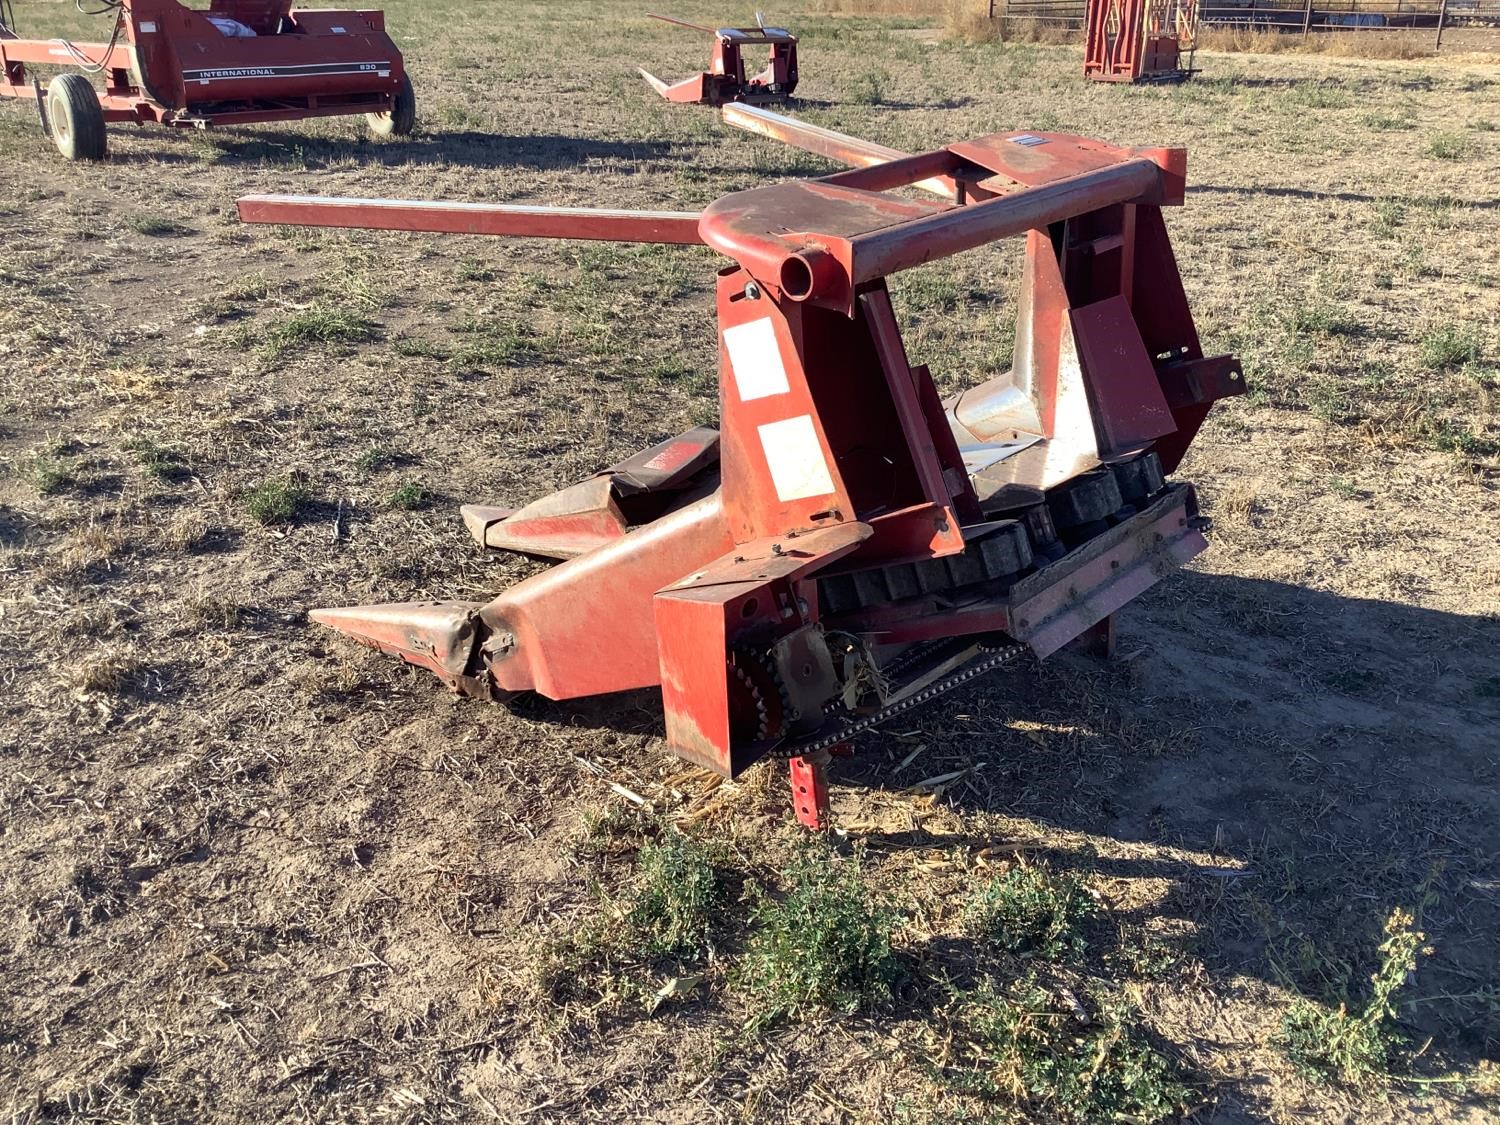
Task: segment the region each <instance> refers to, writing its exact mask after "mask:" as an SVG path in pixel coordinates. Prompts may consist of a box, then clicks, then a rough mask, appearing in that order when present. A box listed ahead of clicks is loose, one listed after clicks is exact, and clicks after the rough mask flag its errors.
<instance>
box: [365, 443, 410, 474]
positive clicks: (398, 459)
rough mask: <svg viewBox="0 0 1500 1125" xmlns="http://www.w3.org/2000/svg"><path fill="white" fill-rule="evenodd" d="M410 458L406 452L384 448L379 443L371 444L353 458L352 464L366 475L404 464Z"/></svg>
mask: <svg viewBox="0 0 1500 1125" xmlns="http://www.w3.org/2000/svg"><path fill="white" fill-rule="evenodd" d="M409 460H410V458H409V457H407V455H406V454H404V453H401V452H398V451H397V450H394V449H386V448H384V447H382V446H379V445H372V446H371V447H370V448H369V449H367V450H365V451H364V452H363V453H361V454H360V455H359V457H358V458H357V459H356V460H355V462H354V466H355V468H357V469H358V470H359V471H360V472H362V473H365V474H366V475H368V474H371V473H378V472H381V471H383V470H385V469H393V468H395V467H396V466H397V465H404V464H406V463H407V461H409Z"/></svg>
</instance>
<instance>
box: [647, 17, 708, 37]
mask: <svg viewBox="0 0 1500 1125" xmlns="http://www.w3.org/2000/svg"><path fill="white" fill-rule="evenodd" d="M646 18H647V19H648V20H661V22H662V23H675V24H676V25H677V26H678V27H686V28H689V29H690V30H692V31H702V32H705V33H706V34H708V35H716V34H718V33H717V32H716V31H715V30H714V29H713V28H711V27H704V26H703V25H702V24H701V23H688V21H687V20H680V19H678V18H677V17H676V16H659V15H657V14H656V13H655V12H647V13H646Z"/></svg>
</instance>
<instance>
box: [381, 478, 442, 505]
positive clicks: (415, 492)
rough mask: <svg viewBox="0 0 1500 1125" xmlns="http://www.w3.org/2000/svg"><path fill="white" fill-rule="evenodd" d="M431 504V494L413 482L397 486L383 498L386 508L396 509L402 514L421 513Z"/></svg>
mask: <svg viewBox="0 0 1500 1125" xmlns="http://www.w3.org/2000/svg"><path fill="white" fill-rule="evenodd" d="M431 503H432V493H431V492H429V491H428V490H427V489H426V488H424V487H423V486H422V485H420V484H417V483H416V482H415V481H407V482H405V483H404V484H398V485H397V486H396V487H395V488H393V489H391V492H390V495H389V496H387V497H386V498H385V506H386V507H387V508H397V509H399V510H401V511H403V512H417V511H421V510H422V509H423V508H425V507H427V506H428V505H429V504H431Z"/></svg>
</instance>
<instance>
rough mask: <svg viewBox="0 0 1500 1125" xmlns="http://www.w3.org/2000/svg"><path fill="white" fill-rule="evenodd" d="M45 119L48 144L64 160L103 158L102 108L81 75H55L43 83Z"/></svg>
mask: <svg viewBox="0 0 1500 1125" xmlns="http://www.w3.org/2000/svg"><path fill="white" fill-rule="evenodd" d="M47 120H48V122H49V123H50V124H51V126H52V143H53V144H55V145H57V151H58V152H60V153H62V154H63V156H65V157H66V158H67V159H69V160H103V159H104V150H105V145H106V137H107V134H106V133H105V131H104V107H103V106H102V105H100V104H99V95H98V94H96V93H95V92H94V86H93V83H91V82H90V81H89V80H88V79H87V78H85V77H84V76H83V75H81V74H59V75H58V76H57V77H56V78H54V79H53V80H52V81H51V82H49V83H48V84H47Z"/></svg>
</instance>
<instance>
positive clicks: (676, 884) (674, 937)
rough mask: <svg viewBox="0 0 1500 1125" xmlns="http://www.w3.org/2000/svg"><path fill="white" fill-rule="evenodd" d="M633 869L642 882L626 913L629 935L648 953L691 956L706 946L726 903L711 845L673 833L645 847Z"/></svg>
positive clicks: (626, 926)
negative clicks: (710, 852)
mask: <svg viewBox="0 0 1500 1125" xmlns="http://www.w3.org/2000/svg"><path fill="white" fill-rule="evenodd" d="M635 870H636V876H637V879H638V885H637V887H636V890H635V895H634V901H633V902H632V903H631V905H630V908H629V910H627V911H626V913H625V928H626V931H627V932H628V934H629V940H630V941H632V942H635V943H639V945H640V946H641V949H642V950H643V952H645V953H646V954H647V955H648V956H650V957H691V956H693V955H695V954H697V953H699V952H701V951H702V950H704V949H705V948H706V947H707V945H708V940H709V936H710V934H711V933H712V932H713V929H714V927H715V926H716V925H717V924H718V922H719V921H720V919H721V916H722V912H723V907H724V901H723V899H724V892H723V885H722V884H721V882H720V880H719V876H718V873H717V872H715V870H714V865H713V860H712V858H711V857H710V855H709V853H708V850H707V849H706V848H704V846H703V845H702V844H700V843H698V842H697V841H696V840H694V839H693V838H692V837H690V836H684V835H683V834H682V833H680V832H670V833H668V834H667V835H666V837H665V838H663V839H662V840H661V841H660V842H659V843H654V844H647V845H645V846H644V847H643V848H641V850H640V854H639V855H638V856H637V857H636V864H635Z"/></svg>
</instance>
